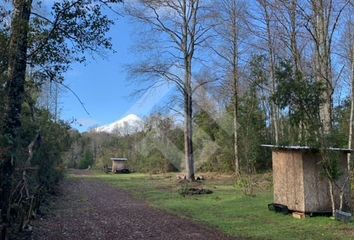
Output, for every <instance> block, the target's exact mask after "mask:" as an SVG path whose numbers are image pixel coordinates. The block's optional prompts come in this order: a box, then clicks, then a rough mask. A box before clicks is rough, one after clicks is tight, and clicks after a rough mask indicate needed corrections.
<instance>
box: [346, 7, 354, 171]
mask: <svg viewBox="0 0 354 240" xmlns="http://www.w3.org/2000/svg"><path fill="white" fill-rule="evenodd" d="M349 9H350V10H351V11H353V10H354V3H353V5H351V6H350V7H349ZM349 14H350V11H349ZM352 18H353V16H352V15H350V16H349V17H348V20H347V22H346V25H347V26H346V36H345V37H346V47H345V48H346V49H345V50H346V51H347V53H348V54H347V57H348V59H349V65H350V78H351V97H350V117H349V135H348V148H349V149H352V148H353V121H354V21H353V19H352ZM347 162H348V172H351V154H350V153H348V156H347Z"/></svg>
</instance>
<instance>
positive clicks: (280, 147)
mask: <svg viewBox="0 0 354 240" xmlns="http://www.w3.org/2000/svg"><path fill="white" fill-rule="evenodd" d="M261 146H262V147H268V148H273V149H279V150H281V149H287V150H294V151H314V152H317V151H320V149H318V148H312V147H309V146H280V145H268V144H262V145H261ZM327 150H329V151H340V152H345V153H351V152H353V150H352V149H347V148H332V147H330V148H327Z"/></svg>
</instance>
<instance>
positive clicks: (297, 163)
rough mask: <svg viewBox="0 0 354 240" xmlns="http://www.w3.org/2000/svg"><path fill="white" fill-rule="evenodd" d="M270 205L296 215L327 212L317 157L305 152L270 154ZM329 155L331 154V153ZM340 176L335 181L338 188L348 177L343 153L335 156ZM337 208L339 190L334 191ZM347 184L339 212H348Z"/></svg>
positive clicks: (328, 204) (324, 182)
mask: <svg viewBox="0 0 354 240" xmlns="http://www.w3.org/2000/svg"><path fill="white" fill-rule="evenodd" d="M272 154H273V157H272V161H273V183H274V203H278V204H283V205H286V206H287V207H288V208H289V209H290V210H293V211H299V212H308V213H310V212H331V211H332V208H331V200H330V195H329V183H328V180H327V178H326V177H325V176H324V174H323V171H322V167H321V165H320V163H319V162H320V159H321V158H320V154H319V153H312V152H309V151H299V150H289V149H284V150H282V149H274V150H273V153H272ZM331 154H332V153H331ZM333 154H337V156H336V157H337V158H338V161H339V162H338V163H339V168H340V171H341V173H342V175H341V177H340V178H339V179H338V181H337V185H338V186H342V185H343V183H344V181H345V180H346V178H347V176H348V172H347V165H346V164H347V163H346V153H344V152H336V153H333ZM335 194H336V201H337V202H336V206H337V207H338V206H339V190H336V192H335ZM350 196H351V192H350V183H349V184H347V185H346V187H345V195H344V205H343V206H344V207H343V210H345V211H349V210H350V209H351V203H350V199H351V198H350Z"/></svg>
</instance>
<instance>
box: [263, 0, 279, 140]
mask: <svg viewBox="0 0 354 240" xmlns="http://www.w3.org/2000/svg"><path fill="white" fill-rule="evenodd" d="M261 4H262V7H263V11H264V15H265V19H264V20H265V24H266V30H267V45H268V54H269V71H270V81H271V91H272V94H274V93H275V91H276V85H277V84H276V80H275V54H274V43H273V35H272V31H271V26H270V23H271V16H270V13H269V9H268V8H269V6H268V2H266V1H261ZM278 115H279V110H278V107H277V106H276V105H275V104H274V102H272V103H271V120H272V127H273V135H274V141H275V144H276V145H278V144H279V127H278V123H279V116H278Z"/></svg>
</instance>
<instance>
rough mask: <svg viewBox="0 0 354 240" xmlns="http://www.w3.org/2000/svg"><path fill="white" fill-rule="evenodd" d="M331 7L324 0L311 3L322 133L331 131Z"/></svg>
mask: <svg viewBox="0 0 354 240" xmlns="http://www.w3.org/2000/svg"><path fill="white" fill-rule="evenodd" d="M332 7H333V6H332V5H331V4H330V5H329V6H326V3H325V2H324V0H316V1H314V0H313V1H312V8H313V14H314V17H315V19H314V37H315V39H314V40H315V47H316V57H315V59H316V73H315V74H316V78H317V81H318V82H320V83H322V84H323V87H324V88H325V90H324V92H323V95H322V97H323V100H324V102H323V104H322V105H321V106H320V118H321V122H322V126H323V129H324V133H329V132H330V130H331V129H332V103H333V85H332V64H331V44H330V42H331V39H330V32H329V21H330V19H329V18H330V16H329V14H328V13H327V12H331V11H333V9H332Z"/></svg>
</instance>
